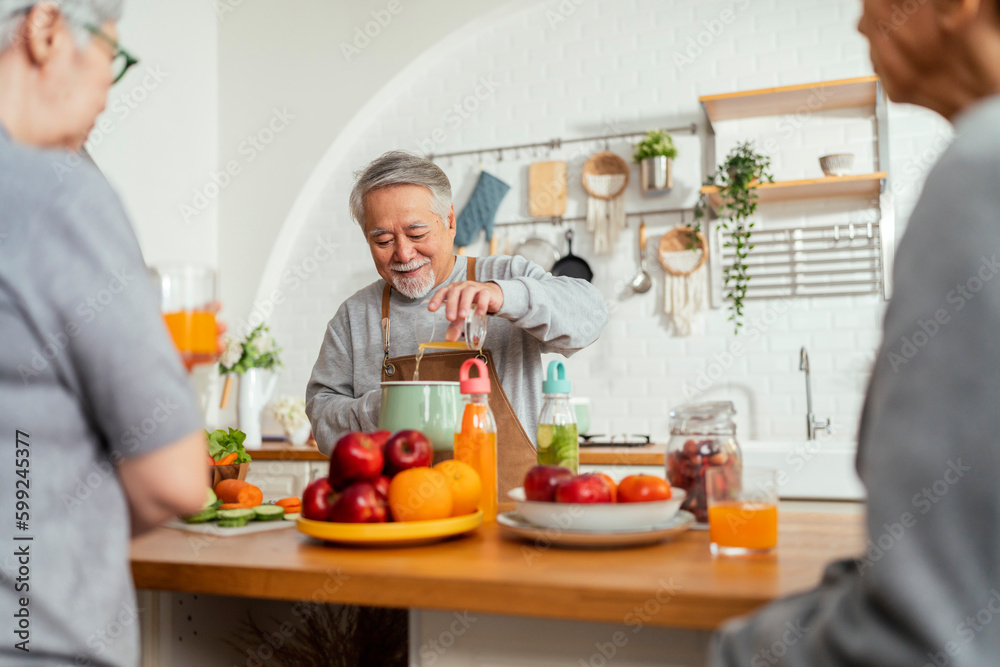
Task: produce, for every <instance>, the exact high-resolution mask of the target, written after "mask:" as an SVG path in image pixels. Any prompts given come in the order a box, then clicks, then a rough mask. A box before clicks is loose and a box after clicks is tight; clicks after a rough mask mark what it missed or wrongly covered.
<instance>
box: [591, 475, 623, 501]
mask: <svg viewBox="0 0 1000 667" xmlns="http://www.w3.org/2000/svg"><path fill="white" fill-rule="evenodd" d="M596 474H597V476H598V477H600V478H601V479H603V480H604V482H605V483H606V484H607V485H608V490H609V491H611V502H613V503H614V502H618V485H617V484H615V480H613V479H611V476H610V475H605V474H604V473H603V472H599V473H596Z"/></svg>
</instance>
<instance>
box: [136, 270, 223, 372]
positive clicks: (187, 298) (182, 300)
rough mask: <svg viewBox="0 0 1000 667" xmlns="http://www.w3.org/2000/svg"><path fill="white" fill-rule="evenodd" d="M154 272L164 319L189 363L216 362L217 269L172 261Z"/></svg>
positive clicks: (175, 342) (190, 364)
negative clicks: (173, 262) (172, 262)
mask: <svg viewBox="0 0 1000 667" xmlns="http://www.w3.org/2000/svg"><path fill="white" fill-rule="evenodd" d="M150 273H151V274H152V275H153V279H154V281H156V283H157V284H158V287H159V292H160V310H161V311H162V312H163V320H164V322H166V325H167V329H169V331H170V335H171V337H172V338H173V339H174V344H175V345H176V346H177V350H178V351H179V352H180V353H181V357H183V359H184V361H185V363H187V364H188V366H192V365H194V364H198V363H213V362H215V360H216V359H217V358H218V347H217V346H218V343H217V339H218V333H217V331H216V325H215V311H216V301H217V299H216V280H215V271H214V270H213V269H210V268H208V267H205V266H198V265H196V264H169V265H162V266H159V267H156V268H154V269H151V270H150Z"/></svg>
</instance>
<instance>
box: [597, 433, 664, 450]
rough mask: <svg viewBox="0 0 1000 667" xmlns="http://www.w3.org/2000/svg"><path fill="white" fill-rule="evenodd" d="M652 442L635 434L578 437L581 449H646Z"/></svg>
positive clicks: (599, 434)
mask: <svg viewBox="0 0 1000 667" xmlns="http://www.w3.org/2000/svg"><path fill="white" fill-rule="evenodd" d="M651 442H652V440H651V439H650V437H649V436H648V435H637V434H635V433H618V434H615V435H607V434H604V433H585V434H583V435H581V436H580V446H581V447H647V446H649V445H650V443H651Z"/></svg>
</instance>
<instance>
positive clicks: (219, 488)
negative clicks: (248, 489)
mask: <svg viewBox="0 0 1000 667" xmlns="http://www.w3.org/2000/svg"><path fill="white" fill-rule="evenodd" d="M244 486H250V485H249V484H248V483H247V482H244V481H243V480H242V479H224V480H222V481H221V482H219V483H218V484H216V485H215V495H216V496H218V498H219V500H221V501H222V502H224V503H238V502H239V501H240V499H239V495H238V494H239V491H240V489H242V488H243V487H244Z"/></svg>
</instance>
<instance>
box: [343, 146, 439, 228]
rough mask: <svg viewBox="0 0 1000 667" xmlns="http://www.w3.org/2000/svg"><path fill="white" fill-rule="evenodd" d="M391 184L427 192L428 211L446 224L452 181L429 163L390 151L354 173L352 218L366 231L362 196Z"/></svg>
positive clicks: (412, 156) (406, 154)
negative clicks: (411, 186)
mask: <svg viewBox="0 0 1000 667" xmlns="http://www.w3.org/2000/svg"><path fill="white" fill-rule="evenodd" d="M394 185H419V186H422V187H425V188H427V189H428V190H430V193H431V210H432V211H433V212H434V214H435V215H437V216H438V217H440V218H441V222H442V224H444V225H445V226H447V225H448V212H449V211H450V210H451V182H450V181H448V177H447V176H446V175H445V173H444V172H443V171H441V168H440V167H439V166H437V165H436V164H434V163H433V162H431V161H430V160H428V159H427V158H422V157H418V156H416V155H412V154H410V153H406V152H404V151H390V152H388V153H385V154H383V155H382V156H380V157H378V158H376V159H374V160H372V161H371V162H370V163H369V164H368V166H367V167H365V168H364V169H362V170H361V171H359V172H358V174H357V182H356V183H355V184H354V189H353V190H351V202H350V204H351V216H352V217H353V218H354V220H355V221H356V222H357V223H358V224H359V225H360V226H361V231H364V230H365V197H366V196H368V193H370V192H372V191H374V190H378V189H380V188H388V187H391V186H394Z"/></svg>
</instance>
